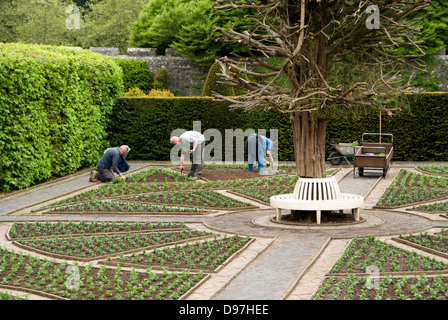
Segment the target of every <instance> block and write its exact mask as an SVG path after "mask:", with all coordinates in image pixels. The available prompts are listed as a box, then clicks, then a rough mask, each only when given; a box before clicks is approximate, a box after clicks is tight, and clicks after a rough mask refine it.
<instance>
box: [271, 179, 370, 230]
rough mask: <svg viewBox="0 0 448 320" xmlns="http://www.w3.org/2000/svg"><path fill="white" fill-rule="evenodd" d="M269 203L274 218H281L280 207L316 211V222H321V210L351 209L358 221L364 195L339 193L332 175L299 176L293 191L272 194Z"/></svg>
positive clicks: (278, 219)
mask: <svg viewBox="0 0 448 320" xmlns="http://www.w3.org/2000/svg"><path fill="white" fill-rule="evenodd" d="M270 204H271V206H272V207H274V208H275V212H276V220H277V221H280V220H281V209H288V210H303V211H316V221H317V224H320V222H321V212H322V211H326V210H328V211H331V210H339V211H341V210H344V209H351V210H352V213H353V215H354V217H355V221H359V218H360V217H359V209H360V208H361V207H362V206H363V205H364V197H363V196H360V195H356V194H348V193H341V192H340V191H339V186H338V184H337V181H336V179H335V178H334V177H329V178H321V179H311V178H299V179H298V180H297V183H296V186H295V188H294V193H289V194H281V195H276V196H272V197H271V198H270Z"/></svg>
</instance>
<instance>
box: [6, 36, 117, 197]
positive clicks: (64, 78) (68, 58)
mask: <svg viewBox="0 0 448 320" xmlns="http://www.w3.org/2000/svg"><path fill="white" fill-rule="evenodd" d="M0 79H1V81H0V121H1V123H2V130H1V131H0V190H4V191H9V190H11V189H20V188H25V187H28V186H30V185H31V184H33V183H35V182H37V181H41V180H44V179H47V178H49V177H51V176H53V175H65V174H68V173H73V172H74V171H76V170H77V169H79V168H80V167H83V166H88V165H92V164H94V163H96V161H98V156H99V154H100V152H101V151H102V150H104V148H106V147H107V145H106V142H105V137H106V132H105V127H106V125H107V121H108V116H109V114H110V113H111V111H112V106H113V103H114V99H115V98H116V97H117V96H120V95H122V93H123V82H122V71H121V68H119V67H118V66H117V65H116V64H115V63H114V62H113V60H112V59H111V58H107V57H103V56H101V55H99V54H95V53H93V52H90V51H87V50H76V49H69V48H64V47H52V46H39V45H24V44H14V43H9V44H3V43H0Z"/></svg>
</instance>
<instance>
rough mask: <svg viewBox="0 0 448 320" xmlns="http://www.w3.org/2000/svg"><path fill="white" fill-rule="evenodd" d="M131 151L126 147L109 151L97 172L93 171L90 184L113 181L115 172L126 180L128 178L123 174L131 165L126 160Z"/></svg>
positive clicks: (103, 157) (99, 162)
mask: <svg viewBox="0 0 448 320" xmlns="http://www.w3.org/2000/svg"><path fill="white" fill-rule="evenodd" d="M130 150H131V149H130V148H129V147H128V146H126V145H122V146H121V147H116V148H109V149H107V150H106V151H105V152H104V154H103V156H102V157H101V159H100V161H98V164H97V165H96V168H97V171H92V173H91V176H90V182H95V181H97V180H99V181H101V182H109V181H112V180H113V179H114V178H115V175H114V172H116V173H117V174H118V175H119V176H120V178H121V179H123V180H125V179H126V178H125V177H124V175H123V172H125V171H127V170H128V169H129V165H128V164H127V162H126V160H124V157H125V156H126V154H127V153H128V152H129V151H130ZM122 158H123V159H122ZM123 161H124V163H123ZM120 169H121V170H120Z"/></svg>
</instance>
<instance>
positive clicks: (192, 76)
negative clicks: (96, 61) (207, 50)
mask: <svg viewBox="0 0 448 320" xmlns="http://www.w3.org/2000/svg"><path fill="white" fill-rule="evenodd" d="M90 50H91V51H93V52H97V53H100V54H102V55H106V56H110V57H113V58H121V59H138V60H142V61H144V62H145V63H146V66H147V67H148V68H149V70H151V72H152V74H153V76H154V74H155V72H156V71H157V70H158V69H166V70H167V71H168V89H169V90H170V91H171V92H173V93H176V95H181V96H195V95H196V96H197V95H201V93H202V87H203V85H204V83H205V78H206V77H207V73H208V70H209V67H202V66H198V65H197V64H195V63H194V62H193V61H192V60H190V59H189V58H187V57H184V56H182V55H180V54H177V53H175V51H174V49H171V48H168V49H167V50H166V52H165V55H157V54H156V49H155V48H129V49H128V50H127V55H120V50H119V49H118V48H103V47H91V48H90Z"/></svg>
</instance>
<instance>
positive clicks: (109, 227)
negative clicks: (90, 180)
mask: <svg viewBox="0 0 448 320" xmlns="http://www.w3.org/2000/svg"><path fill="white" fill-rule="evenodd" d="M184 228H186V226H185V224H184V223H182V222H181V223H176V222H167V223H162V222H160V221H159V222H149V221H148V222H139V221H136V222H122V223H120V222H116V221H111V222H107V221H100V222H98V221H79V222H73V221H68V222H62V221H58V222H50V221H45V222H41V221H33V222H29V221H25V222H17V221H16V222H14V223H13V224H12V225H11V227H10V228H9V231H8V234H7V238H8V240H14V239H18V238H28V237H33V238H34V237H48V236H57V235H60V236H63V235H66V236H67V235H72V236H73V235H81V234H93V233H96V234H98V233H106V232H115V233H119V232H144V231H146V232H148V231H161V230H180V229H184Z"/></svg>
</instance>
